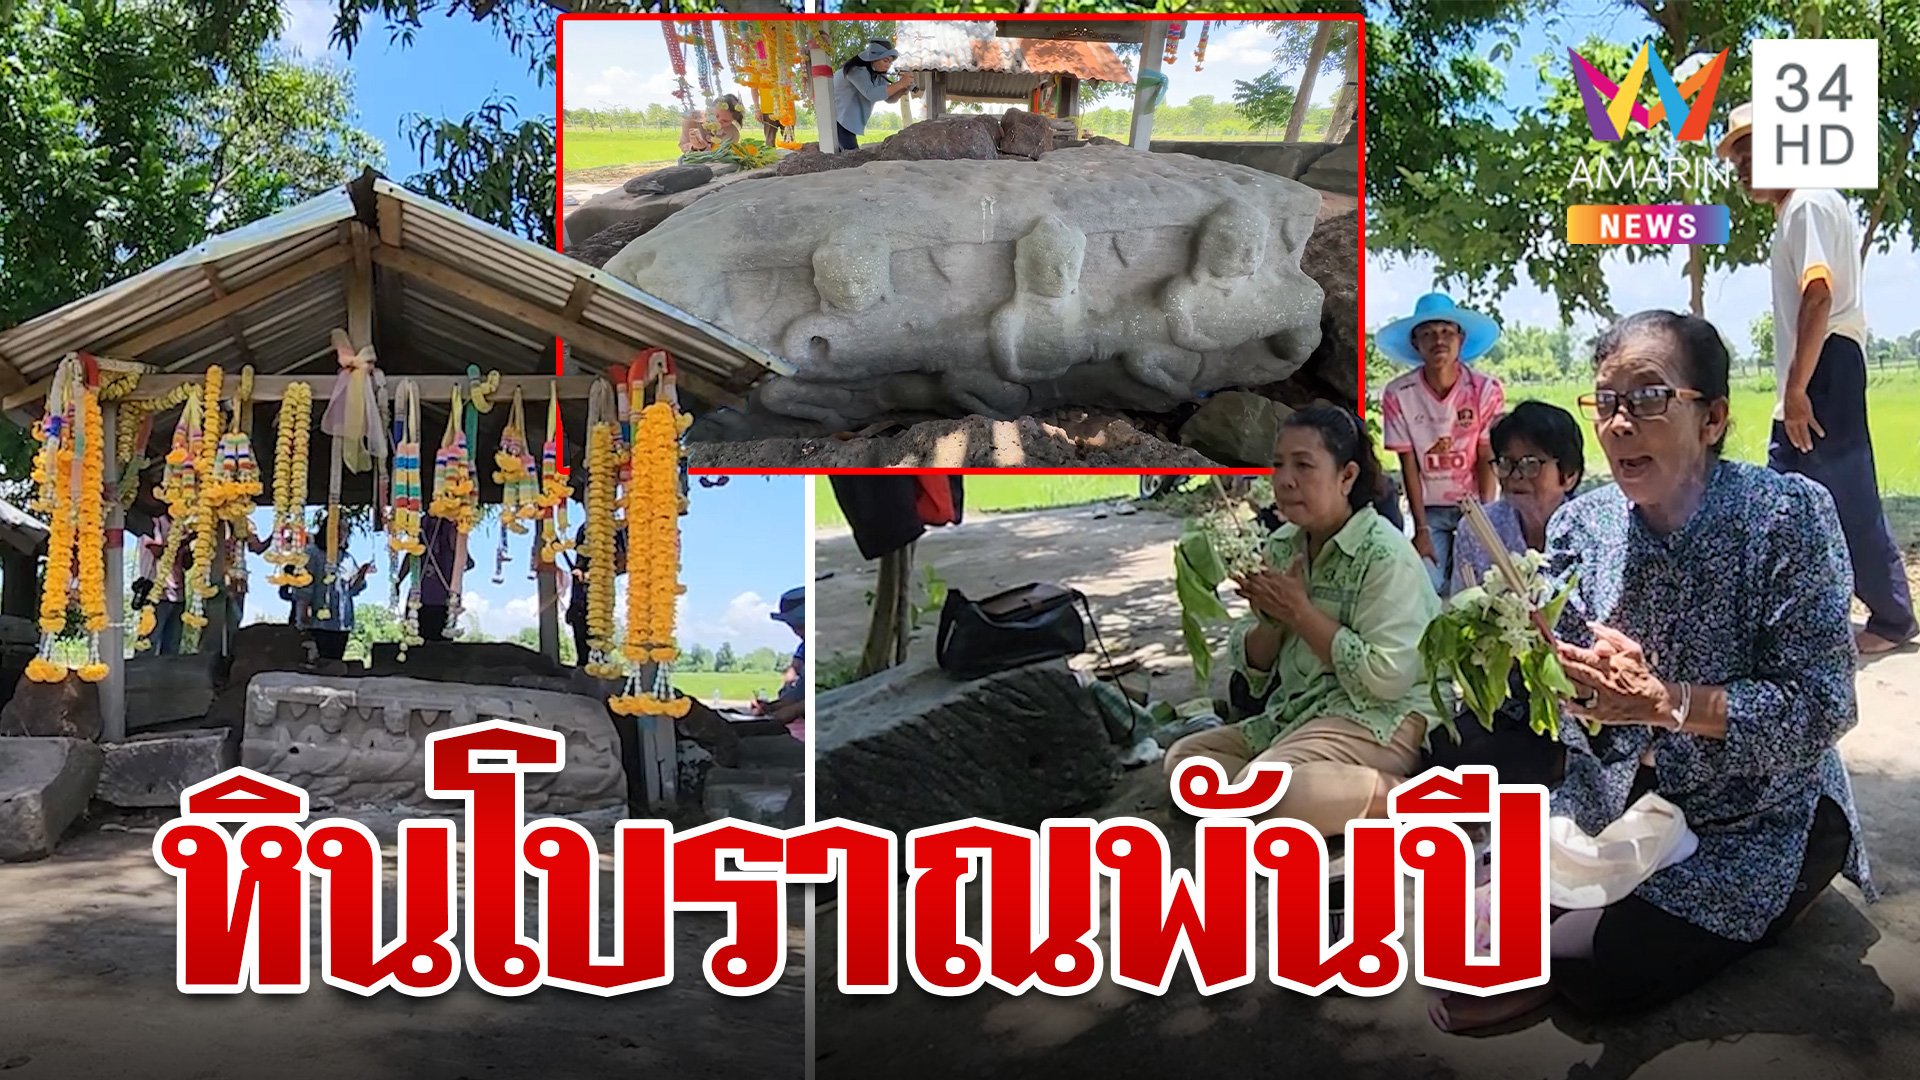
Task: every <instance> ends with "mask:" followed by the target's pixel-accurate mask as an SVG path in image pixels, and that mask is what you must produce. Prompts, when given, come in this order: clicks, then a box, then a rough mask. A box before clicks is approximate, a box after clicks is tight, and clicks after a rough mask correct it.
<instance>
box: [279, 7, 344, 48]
mask: <svg viewBox="0 0 1920 1080" xmlns="http://www.w3.org/2000/svg"><path fill="white" fill-rule="evenodd" d="M334 11H335V8H334V6H333V5H332V4H329V3H327V2H326V0H281V3H280V15H281V20H280V43H281V44H283V45H285V46H286V47H287V48H289V49H291V50H293V51H294V52H297V53H299V54H300V55H301V56H302V57H305V58H306V59H308V60H313V59H317V58H319V57H321V56H323V55H325V54H326V53H327V52H328V50H329V46H328V40H329V39H330V38H331V37H332V36H333V16H334Z"/></svg>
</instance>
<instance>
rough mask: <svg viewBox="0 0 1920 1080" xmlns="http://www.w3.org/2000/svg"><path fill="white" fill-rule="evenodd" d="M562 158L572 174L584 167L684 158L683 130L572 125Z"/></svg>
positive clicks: (673, 160) (592, 167) (670, 161)
mask: <svg viewBox="0 0 1920 1080" xmlns="http://www.w3.org/2000/svg"><path fill="white" fill-rule="evenodd" d="M561 160H562V161H563V162H564V164H565V165H566V172H567V175H569V176H571V175H573V174H574V173H577V172H579V171H581V170H582V169H599V168H605V167H606V166H608V165H640V164H645V163H649V162H661V163H665V164H672V163H673V162H675V161H678V160H680V133H679V132H677V131H657V130H653V129H650V128H642V129H639V130H632V131H587V130H584V129H576V128H569V129H568V130H567V132H566V145H565V147H564V149H563V152H562V156H561Z"/></svg>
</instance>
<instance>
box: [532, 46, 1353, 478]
mask: <svg viewBox="0 0 1920 1080" xmlns="http://www.w3.org/2000/svg"><path fill="white" fill-rule="evenodd" d="M1065 18H1071V19H1074V20H1076V21H1078V20H1093V21H1099V22H1192V21H1196V20H1199V21H1205V22H1350V23H1355V24H1358V26H1359V30H1360V55H1359V66H1360V70H1359V72H1358V74H1359V77H1360V85H1359V87H1358V88H1357V90H1358V93H1357V94H1356V100H1355V101H1354V123H1355V124H1357V125H1358V126H1359V131H1360V138H1359V153H1358V157H1359V166H1360V167H1359V192H1358V194H1357V195H1356V196H1355V198H1356V207H1355V208H1356V210H1357V211H1358V212H1359V215H1360V222H1361V224H1362V228H1361V229H1360V251H1359V279H1358V280H1359V282H1360V295H1359V298H1358V300H1357V303H1358V304H1359V307H1360V310H1359V312H1357V313H1356V314H1357V315H1358V316H1359V317H1358V319H1357V324H1358V325H1360V326H1365V325H1366V319H1365V313H1366V309H1367V232H1366V228H1365V222H1366V220H1367V21H1366V17H1365V16H1364V15H1359V14H1324V15H1321V14H1300V13H1294V14H1285V15H1268V14H1237V15H1209V14H1207V13H1205V12H1191V13H1187V14H1184V15H1182V16H1180V17H1178V18H1174V17H1171V16H1143V15H1139V14H1130V13H1125V12H1103V13H1098V14H1074V15H1062V14H1059V13H1057V12H1056V13H1034V14H1024V15H1022V14H1008V15H985V14H939V13H932V12H928V13H917V12H916V13H903V14H899V15H891V16H886V17H885V18H884V19H880V20H876V19H872V18H869V17H867V16H865V15H847V14H837V13H836V14H814V15H809V14H806V13H804V12H789V13H785V14H776V15H752V14H725V13H717V14H702V15H686V16H676V15H672V14H653V13H646V14H640V13H634V14H628V13H614V12H567V13H564V14H562V15H561V16H560V17H559V18H557V19H556V20H554V35H553V48H554V64H553V133H554V184H553V204H554V205H553V213H554V229H553V244H554V247H555V249H557V250H561V251H563V252H564V250H565V247H566V244H565V241H564V240H563V239H562V226H563V225H564V223H565V220H566V206H567V195H566V176H567V170H566V145H567V143H566V120H567V108H566V84H567V79H566V61H567V48H566V42H567V24H568V23H570V22H659V21H661V20H671V21H673V22H707V21H712V22H774V21H778V22H874V21H885V22H915V21H935V22H976V21H978V22H984V21H989V20H990V21H994V22H1000V21H1025V22H1046V21H1055V22H1057V21H1059V20H1061V19H1065ZM553 363H554V374H556V375H562V374H565V360H564V358H563V356H562V354H561V349H560V340H559V339H558V338H556V339H555V340H554V343H553ZM1354 364H1355V367H1356V369H1357V371H1358V374H1359V386H1360V400H1359V401H1357V402H1355V403H1354V405H1355V411H1357V412H1358V413H1359V414H1360V415H1361V416H1362V417H1364V416H1365V415H1366V406H1367V342H1366V334H1365V332H1364V331H1362V333H1361V336H1360V341H1359V343H1358V348H1357V349H1356V352H1355V356H1354ZM690 471H691V472H692V473H694V474H695V475H700V476H891V475H896V474H900V473H934V474H952V475H988V476H991V475H994V474H998V473H1025V474H1029V475H1035V476H1072V475H1103V476H1147V475H1181V476H1249V475H1254V476H1258V475H1263V474H1265V472H1266V471H1267V470H1265V469H1227V468H1220V469H1022V468H1004V469H908V468H893V469H692V470H690Z"/></svg>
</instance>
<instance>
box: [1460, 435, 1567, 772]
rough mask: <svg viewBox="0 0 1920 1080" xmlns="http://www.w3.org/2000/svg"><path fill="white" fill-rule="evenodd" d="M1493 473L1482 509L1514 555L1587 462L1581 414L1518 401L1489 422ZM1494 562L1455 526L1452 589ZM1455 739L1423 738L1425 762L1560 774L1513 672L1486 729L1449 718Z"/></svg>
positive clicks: (1529, 543) (1477, 578)
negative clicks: (1490, 494)
mask: <svg viewBox="0 0 1920 1080" xmlns="http://www.w3.org/2000/svg"><path fill="white" fill-rule="evenodd" d="M1489 438H1490V441H1491V442H1492V444H1493V454H1494V458H1493V473H1494V475H1495V476H1496V477H1498V478H1499V480H1500V498H1499V499H1498V500H1496V501H1494V502H1491V503H1488V504H1487V506H1486V513H1487V519H1488V521H1489V522H1490V523H1491V524H1492V525H1493V531H1494V533H1495V534H1497V535H1498V536H1499V537H1500V542H1501V546H1502V547H1504V548H1505V549H1506V550H1507V551H1509V552H1511V553H1513V554H1514V555H1521V554H1524V553H1526V552H1528V551H1545V550H1546V549H1547V521H1548V519H1550V518H1552V517H1553V515H1554V512H1555V511H1557V510H1559V509H1560V507H1561V506H1563V505H1565V504H1566V501H1567V497H1568V496H1569V495H1571V494H1572V493H1573V490H1574V489H1575V488H1576V487H1579V486H1580V477H1581V475H1582V474H1583V472H1584V470H1585V468H1586V459H1587V441H1586V439H1585V437H1583V436H1582V435H1581V434H1580V421H1579V420H1578V419H1576V418H1575V417H1574V415H1573V414H1572V413H1570V412H1568V411H1567V410H1565V409H1562V408H1560V407H1559V406H1558V405H1549V404H1547V403H1546V402H1544V401H1523V402H1521V403H1520V404H1518V405H1516V406H1514V408H1513V411H1512V412H1509V413H1507V414H1505V415H1504V416H1502V417H1500V419H1498V420H1496V421H1494V424H1493V430H1492V432H1491V433H1490V436H1489ZM1492 568H1493V556H1492V555H1490V554H1488V553H1487V550H1486V549H1485V548H1483V547H1481V546H1480V542H1479V541H1478V540H1476V539H1475V538H1474V535H1473V533H1472V532H1471V531H1469V530H1464V529H1463V530H1461V532H1460V535H1459V537H1458V538H1456V539H1455V541H1454V548H1453V583H1452V584H1453V587H1452V590H1451V591H1452V592H1455V593H1457V592H1459V591H1460V590H1461V589H1469V588H1472V587H1474V586H1476V585H1479V584H1481V583H1482V582H1483V581H1484V580H1485V579H1486V577H1487V573H1488V571H1489V570H1491V569H1492ZM1453 726H1454V729H1455V730H1456V731H1458V732H1459V733H1460V737H1459V739H1458V740H1455V739H1454V738H1453V737H1452V736H1449V735H1435V736H1434V737H1433V738H1432V739H1430V740H1429V741H1428V743H1429V744H1428V747H1427V756H1426V764H1427V766H1428V767H1432V766H1435V765H1438V766H1441V767H1443V768H1448V769H1454V768H1459V767H1460V766H1462V765H1491V766H1493V767H1494V768H1496V769H1498V770H1499V771H1500V780H1501V782H1503V783H1508V784H1553V783H1556V782H1558V781H1559V779H1560V768H1561V760H1562V757H1563V752H1562V749H1561V746H1560V744H1559V743H1557V742H1554V741H1552V740H1551V739H1548V738H1546V737H1545V736H1543V735H1539V734H1537V733H1535V732H1534V730H1533V723H1532V719H1531V716H1530V714H1529V699H1528V697H1527V690H1526V684H1525V683H1524V682H1523V681H1522V680H1521V677H1520V673H1519V672H1518V671H1515V672H1514V673H1513V675H1512V677H1511V678H1510V679H1509V682H1508V696H1507V701H1506V704H1504V705H1502V706H1501V707H1500V709H1499V710H1498V711H1496V712H1495V713H1494V716H1493V727H1492V729H1491V730H1489V729H1487V728H1484V727H1481V726H1480V720H1479V718H1478V717H1476V716H1474V715H1473V713H1472V712H1471V711H1463V712H1462V713H1461V714H1460V715H1459V716H1457V717H1455V718H1454V725H1453Z"/></svg>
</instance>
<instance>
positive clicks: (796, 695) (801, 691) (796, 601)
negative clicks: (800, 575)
mask: <svg viewBox="0 0 1920 1080" xmlns="http://www.w3.org/2000/svg"><path fill="white" fill-rule="evenodd" d="M770 617H771V618H772V619H773V621H774V622H778V623H785V624H786V625H787V629H789V630H792V631H793V636H794V637H797V638H799V639H800V646H799V648H796V649H795V650H793V662H792V663H790V664H788V665H787V671H786V675H785V676H784V678H783V679H782V680H781V684H780V693H778V694H777V695H775V696H774V699H773V700H772V701H755V702H754V703H753V711H754V712H756V713H759V714H760V715H762V716H765V717H767V718H768V719H771V720H777V721H779V722H780V723H783V724H785V725H787V733H788V734H790V735H792V736H793V737H794V738H796V739H801V740H804V739H805V738H806V733H807V727H806V715H807V590H806V589H805V588H799V589H788V590H787V591H786V592H784V593H782V594H780V610H779V611H776V612H774V613H773V615H772V616H770Z"/></svg>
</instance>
